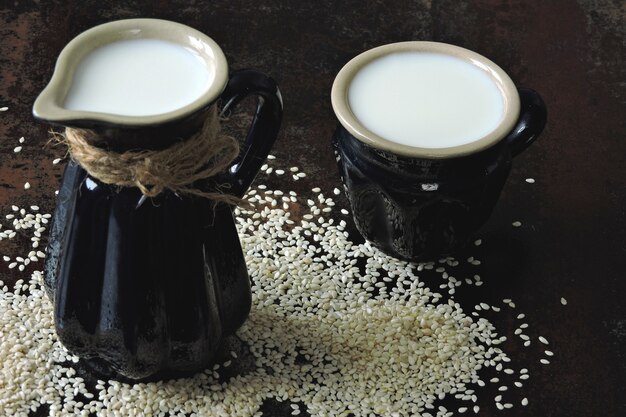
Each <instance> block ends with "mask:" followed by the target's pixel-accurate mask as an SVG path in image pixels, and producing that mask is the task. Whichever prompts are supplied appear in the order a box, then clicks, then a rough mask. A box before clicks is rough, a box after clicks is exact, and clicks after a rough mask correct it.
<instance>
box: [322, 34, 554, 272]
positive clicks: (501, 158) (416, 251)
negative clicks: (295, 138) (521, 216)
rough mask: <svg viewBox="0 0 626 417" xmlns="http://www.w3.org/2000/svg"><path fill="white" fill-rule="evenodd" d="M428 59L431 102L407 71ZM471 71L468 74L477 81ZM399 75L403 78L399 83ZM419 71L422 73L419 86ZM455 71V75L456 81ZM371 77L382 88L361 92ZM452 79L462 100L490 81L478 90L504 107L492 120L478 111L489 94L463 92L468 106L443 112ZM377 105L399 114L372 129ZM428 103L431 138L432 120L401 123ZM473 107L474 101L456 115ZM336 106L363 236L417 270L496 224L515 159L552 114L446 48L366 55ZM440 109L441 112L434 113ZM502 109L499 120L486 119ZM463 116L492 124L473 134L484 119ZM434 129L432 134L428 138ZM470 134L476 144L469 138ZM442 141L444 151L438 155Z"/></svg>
mask: <svg viewBox="0 0 626 417" xmlns="http://www.w3.org/2000/svg"><path fill="white" fill-rule="evenodd" d="M416 54H417V55H416ZM419 54H423V55H419ZM424 57H425V58H424ZM423 58H424V63H425V65H426V64H427V65H431V67H430V69H429V70H424V71H426V72H425V73H424V74H426V76H427V77H430V78H431V80H430V81H428V83H427V85H423V86H421V87H419V88H422V89H424V90H429V89H430V88H431V87H432V88H433V90H430V91H428V92H425V94H424V95H421V94H414V93H415V91H414V90H411V88H417V87H412V86H411V85H410V83H411V80H410V79H407V74H409V75H410V76H413V75H412V73H411V72H410V71H409V70H408V69H407V68H408V67H410V66H411V65H418V66H419V65H422V62H421V61H420V60H421V59H423ZM393 60H396V61H397V62H394V61H393ZM398 60H399V61H398ZM402 60H405V61H406V62H404V61H402ZM411 60H413V61H414V62H413V61H411ZM429 60H430V61H429ZM372 64H374V65H372ZM399 65H400V66H399ZM455 65H456V66H459V67H458V68H460V70H459V71H460V72H458V71H457V72H454V71H452V70H451V69H450V67H449V66H455ZM384 66H387V67H384ZM407 66H408V67H407ZM415 68H416V69H418V70H419V71H422V70H421V69H420V68H419V67H415ZM462 68H467V70H468V74H465V72H464V71H465V69H462ZM364 69H365V71H364ZM396 69H397V70H398V71H397V72H398V73H400V74H399V75H398V77H399V78H397V79H394V77H389V74H394V71H395V70H396ZM368 71H369V72H368ZM372 71H374V73H372ZM376 71H378V72H376ZM407 71H409V72H407ZM419 71H416V72H415V73H416V74H418V75H416V76H419V74H420V72H419ZM428 71H430V73H429V72H428ZM450 71H451V73H452V75H446V74H447V72H450ZM470 73H471V74H470ZM372 74H373V75H372ZM365 76H367V77H370V78H371V77H373V78H371V79H369V80H368V81H367V82H376V83H377V86H375V87H373V88H372V89H370V90H368V89H365V90H363V87H361V86H360V85H358V84H357V82H361V83H363V77H365ZM466 76H467V77H468V78H467V79H464V77H466ZM358 77H361V78H360V79H359V78H358ZM376 77H379V78H376ZM380 77H382V82H380V81H381V78H380ZM385 77H387V78H385ZM402 77H404V79H403V78H402ZM446 77H448V78H450V77H452V78H451V79H452V80H453V81H454V82H453V83H452V84H454V83H458V84H455V85H456V87H453V88H456V89H461V90H463V89H464V88H465V87H464V83H466V82H468V83H471V82H474V81H472V77H478V78H477V80H478V79H480V81H476V82H477V83H478V84H480V83H483V84H485V85H487V84H490V83H491V84H492V86H491V87H489V88H491V89H492V90H493V91H491V92H486V93H488V94H492V95H493V97H494V100H495V101H494V103H496V104H497V105H494V107H493V109H491V108H489V109H487V110H485V109H481V108H476V107H475V106H481V105H485V103H484V100H485V95H483V93H482V92H481V90H480V88H478V89H475V90H471V89H470V90H468V93H467V94H466V95H463V94H465V90H463V94H461V95H458V94H457V96H458V97H459V100H458V101H451V102H448V103H446V102H443V103H442V102H439V103H437V102H438V101H441V100H439V97H435V100H432V96H430V98H429V94H431V95H432V94H433V91H434V92H436V91H438V89H440V90H445V89H446V88H447V87H449V86H446V85H445V83H446V82H448V81H447V79H446ZM454 77H457V78H454ZM459 77H460V78H459ZM355 80H357V81H355ZM439 84H442V85H439ZM478 84H477V85H478ZM405 86H406V87H407V88H406V91H400V92H399V93H397V94H398V95H399V96H402V95H405V97H404V98H402V97H400V98H397V99H396V97H395V96H394V94H396V93H390V92H389V89H393V88H398V87H399V88H400V89H404V87H405ZM459 86H460V87H459ZM359 88H361V90H358V89H359ZM368 88H369V87H368ZM481 88H482V87H481ZM355 90H356V92H355ZM370 93H371V94H370ZM427 93H428V94H427ZM453 93H455V92H454V91H453ZM456 93H458V91H456ZM473 93H477V95H476V103H474V102H472V100H474V98H473V97H472V94H473ZM368 94H370V95H369V96H368ZM488 94H487V95H488ZM453 96H454V94H453ZM498 96H499V97H500V99H501V102H498V100H500V99H498V98H497V97H498ZM385 99H387V100H388V103H382V104H383V107H380V105H381V102H380V100H385ZM364 100H365V101H364ZM367 100H373V105H372V106H369V108H370V111H371V110H372V109H374V110H376V109H378V110H380V111H381V112H389V113H387V114H386V115H384V116H382V117H381V116H380V115H379V114H377V113H373V114H374V115H375V116H376V117H372V119H376V118H378V119H379V120H378V121H374V122H373V123H370V121H369V120H368V114H367V111H368V108H367V106H368V105H369V104H368V103H367ZM403 100H404V101H403ZM413 100H414V102H413ZM420 100H421V101H424V100H426V103H425V106H426V107H422V108H423V109H425V111H426V110H427V111H431V112H434V113H432V114H434V115H435V116H433V117H441V120H439V123H440V124H439V126H437V123H434V124H433V125H432V126H428V127H427V129H425V130H424V129H422V127H423V126H421V125H420V123H423V124H429V123H430V122H431V120H430V119H426V120H424V121H423V122H420V121H419V120H418V121H412V120H409V121H405V120H398V119H397V112H398V111H401V112H406V109H405V108H402V106H406V105H407V103H410V105H413V103H416V104H415V106H416V107H417V108H419V105H418V104H417V103H419V102H420ZM428 100H431V101H428ZM463 100H467V101H466V102H465V103H462V105H461V104H459V105H458V106H457V105H456V104H458V103H459V102H461V101H463ZM498 103H499V104H498ZM370 104H372V103H370ZM332 105H333V109H334V111H335V114H336V116H337V118H338V119H339V122H340V125H339V127H338V128H337V130H336V132H335V134H334V137H333V145H334V148H335V152H336V158H337V163H338V166H339V170H340V174H341V178H342V181H343V184H344V188H345V191H346V194H347V197H348V200H349V202H350V206H351V209H352V213H353V217H354V221H355V224H356V227H357V228H358V230H359V231H360V233H361V234H362V235H363V236H364V237H365V238H366V239H367V240H369V241H370V242H372V243H373V244H374V245H375V246H377V247H378V248H380V249H381V250H382V251H384V252H386V253H388V254H390V255H392V256H395V257H398V258H402V259H408V260H427V259H433V258H435V257H437V256H442V255H449V254H452V253H454V251H455V250H457V249H458V248H460V247H462V246H463V245H465V244H466V243H467V242H468V241H469V240H470V239H471V238H472V235H473V234H474V233H475V232H476V231H477V230H478V228H479V227H480V226H481V225H482V224H484V223H485V221H486V220H487V219H488V218H489V216H490V214H491V212H492V210H493V208H494V206H495V204H496V202H497V200H498V197H499V195H500V192H501V190H502V187H503V185H504V183H505V181H506V178H507V176H508V174H509V171H510V169H511V159H512V157H513V156H515V155H517V154H518V153H520V152H522V151H523V150H524V149H525V148H526V147H527V146H529V145H530V144H531V143H532V142H533V141H534V140H535V139H536V138H537V136H538V135H539V134H540V133H541V131H542V130H543V128H544V125H545V123H546V108H545V105H544V103H543V101H542V99H541V97H540V96H539V95H538V94H537V93H536V92H535V91H533V90H530V89H524V88H520V89H517V88H516V87H515V85H514V84H513V82H512V81H511V79H510V78H509V76H508V75H507V74H506V73H505V72H504V71H503V70H502V69H501V68H499V67H498V66H497V65H496V64H494V63H493V62H491V61H490V60H488V59H487V58H485V57H483V56H481V55H479V54H477V53H475V52H472V51H469V50H467V49H464V48H460V47H457V46H453V45H448V44H443V43H437V42H401V43H396V44H390V45H385V46H381V47H378V48H374V49H372V50H369V51H366V52H364V53H362V54H361V55H359V56H357V57H356V58H354V59H352V60H351V61H350V62H348V64H346V65H345V66H344V67H343V68H342V69H341V71H340V72H339V74H338V75H337V77H336V79H335V82H334V84H333V89H332ZM364 105H365V106H366V111H365V112H364V111H363V110H362V109H361V110H360V112H361V113H360V117H358V116H357V114H355V113H358V111H356V110H358V108H359V107H361V108H362V107H363V106H364ZM500 105H501V107H499V106H500ZM394 106H395V108H394ZM398 106H400V108H398ZM437 106H439V108H438V109H437V108H435V109H433V108H431V107H437ZM463 106H466V108H465V109H464V108H463ZM473 107H474V108H473ZM459 109H460V110H459ZM496 109H497V111H498V114H497V115H494V114H487V115H486V116H485V115H483V114H482V113H481V112H484V111H488V112H489V111H491V110H493V111H496ZM437 111H439V113H440V116H437V114H436V112H437ZM455 111H456V112H463V113H467V112H474V111H477V112H478V113H477V114H478V115H480V117H483V116H485V117H486V120H487V119H489V120H490V121H489V123H490V124H489V125H488V124H484V126H483V125H480V126H478V125H476V126H471V125H472V123H474V122H475V120H476V119H477V118H478V116H477V117H472V118H469V119H468V118H465V119H464V118H463V117H460V116H463V115H459V114H458V113H457V114H455ZM364 115H365V116H364ZM417 116H419V115H416V117H417ZM405 122H406V125H407V126H409V127H404V126H403V127H402V128H401V129H397V127H398V126H397V125H398V124H402V123H405ZM411 123H413V125H412V124H411ZM385 124H388V125H389V124H391V125H393V126H391V125H390V126H385ZM466 124H467V128H466ZM411 126H413V127H411ZM385 129H386V131H391V132H397V134H398V136H402V137H403V138H401V139H399V140H398V139H397V138H395V137H389V136H392V135H393V134H390V135H388V136H387V137H384V136H383V135H381V134H380V132H382V131H385ZM394 129H395V130H394ZM410 129H414V130H415V133H414V132H413V131H412V130H410ZM428 129H430V132H426V133H424V132H425V131H426V130H428ZM437 129H439V130H445V131H448V130H450V131H451V132H452V131H454V132H456V133H454V132H453V133H454V134H457V135H461V136H458V137H457V138H454V137H453V136H450V137H449V138H447V137H445V135H443V136H441V135H439V133H440V132H439V131H438V130H437ZM469 131H471V133H468V137H465V138H463V135H464V134H465V132H469ZM383 134H384V133H383ZM451 134H452V133H451ZM419 135H422V137H419ZM439 136H441V137H442V139H441V141H442V142H444V145H443V146H439V145H438V141H439V140H440V139H439ZM448 139H450V140H448ZM455 141H456V142H455ZM424 144H425V145H424Z"/></svg>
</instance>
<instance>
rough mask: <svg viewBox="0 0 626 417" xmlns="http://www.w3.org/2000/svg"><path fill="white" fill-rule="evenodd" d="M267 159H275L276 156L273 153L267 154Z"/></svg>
mask: <svg viewBox="0 0 626 417" xmlns="http://www.w3.org/2000/svg"><path fill="white" fill-rule="evenodd" d="M267 159H270V160H272V159H276V157H275V156H274V155H267Z"/></svg>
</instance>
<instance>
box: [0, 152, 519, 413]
mask: <svg viewBox="0 0 626 417" xmlns="http://www.w3.org/2000/svg"><path fill="white" fill-rule="evenodd" d="M268 159H274V158H269V157H268ZM268 169H269V167H268ZM279 171H282V170H280V169H275V171H274V172H276V173H277V174H278V172H279ZM290 171H291V172H298V170H292V169H290ZM302 174H304V173H302ZM296 177H297V178H303V177H304V175H303V176H296ZM294 180H295V178H294ZM260 190H267V187H266V186H264V185H259V186H257V187H256V189H253V190H251V191H250V192H249V193H248V199H249V200H252V199H254V201H255V202H257V203H258V204H257V208H256V209H255V210H254V211H251V210H247V209H242V208H237V209H236V210H235V215H236V221H237V227H238V231H239V235H240V239H241V242H242V248H243V250H244V253H245V254H246V262H247V264H248V269H249V273H250V277H251V280H252V286H253V298H254V301H253V309H252V311H251V313H250V317H249V319H248V321H247V322H246V323H245V324H244V326H243V327H242V328H241V329H240V331H238V337H240V338H241V339H242V341H243V342H244V344H245V345H246V346H247V347H248V348H249V354H250V355H251V356H252V358H253V361H252V362H253V364H252V369H251V370H249V371H247V372H246V373H244V374H240V375H237V376H236V377H235V378H234V379H231V380H229V381H228V380H227V381H226V382H222V383H218V381H219V379H218V378H219V377H220V372H224V371H223V368H226V367H228V368H229V372H232V371H233V370H236V369H237V367H238V366H239V363H238V361H237V358H238V355H237V353H236V352H234V351H231V352H230V356H229V358H231V359H229V360H226V361H225V362H224V363H223V365H222V366H221V367H220V366H216V367H213V369H211V370H207V371H206V372H204V373H201V374H200V375H198V376H195V377H192V378H186V379H181V380H175V381H165V382H160V383H158V384H154V383H153V384H139V385H135V386H131V385H127V384H122V383H119V382H116V381H98V383H97V385H95V391H93V392H89V390H88V389H87V388H86V387H85V385H84V382H83V381H82V380H81V378H79V377H77V376H75V371H74V370H73V369H72V368H71V367H69V366H68V365H67V363H69V362H75V361H77V360H78V358H75V357H72V356H71V355H69V353H67V351H65V350H64V349H63V348H62V346H61V345H60V343H59V342H58V340H56V336H55V335H54V332H53V330H52V329H53V328H54V324H53V313H52V307H51V305H50V303H49V302H48V301H47V299H46V298H45V295H44V292H43V289H42V279H43V274H42V273H41V272H39V271H35V272H33V273H32V274H31V279H30V281H28V282H27V283H23V284H20V288H21V286H22V285H25V286H26V289H28V291H26V292H21V293H20V292H19V291H23V290H18V289H17V285H16V287H15V289H8V288H6V289H2V288H0V313H2V314H0V328H3V329H5V328H6V329H8V330H7V335H8V337H9V339H8V340H11V338H12V337H13V338H15V337H16V335H18V334H20V335H21V334H22V333H20V332H27V333H26V334H27V335H28V336H27V337H28V338H29V340H30V339H31V338H32V339H35V340H38V343H37V345H36V346H37V347H36V349H35V350H34V353H33V355H34V356H32V357H29V358H24V357H21V356H16V355H17V354H18V353H19V352H17V351H9V348H10V346H9V347H5V346H4V345H2V346H0V357H6V358H8V359H7V362H11V363H16V364H18V366H16V372H15V377H14V378H12V379H11V381H10V382H9V385H8V386H6V387H3V389H5V388H6V389H10V390H15V392H17V390H19V392H21V393H26V394H25V395H26V397H24V398H21V399H20V397H19V396H16V397H15V398H16V400H15V403H14V404H11V406H13V405H15V407H14V408H19V410H20V411H22V410H24V412H26V411H27V410H28V409H29V408H30V406H31V405H34V404H39V400H40V397H37V395H38V394H37V393H38V392H41V391H37V390H38V389H39V387H44V388H42V389H44V390H45V392H46V393H47V394H46V395H47V397H46V399H47V402H48V403H49V404H50V409H51V410H53V411H54V413H56V414H57V415H66V414H67V415H70V414H71V415H74V414H77V415H79V414H81V412H83V411H84V412H83V414H85V415H87V414H92V413H93V414H98V415H100V414H103V415H109V414H111V415H112V414H120V415H127V414H128V413H127V411H128V410H129V408H127V407H130V406H131V405H132V407H133V408H137V409H152V408H151V407H153V406H154V404H155V398H159V399H160V400H159V401H160V402H157V403H158V404H159V406H158V407H160V411H161V412H162V413H163V414H164V415H194V414H195V415H241V416H245V417H251V416H255V415H258V413H259V408H260V407H261V404H262V402H263V401H264V400H265V399H266V398H269V397H273V398H279V399H282V400H284V401H285V400H290V401H297V402H299V403H300V404H304V405H305V408H302V406H301V405H298V404H291V409H292V410H293V411H292V414H293V415H299V414H300V413H301V408H302V410H306V411H307V412H308V413H309V414H310V415H311V416H321V415H343V414H345V415H347V414H353V415H354V416H356V417H361V416H369V415H389V416H392V417H397V416H403V415H423V416H429V415H430V416H433V415H434V414H435V411H432V412H431V413H429V412H428V411H427V410H430V409H432V410H436V415H437V417H443V416H452V415H453V413H452V412H451V411H448V410H447V409H446V408H445V407H443V406H440V405H438V404H436V402H435V401H437V400H439V399H441V400H443V399H446V398H448V397H449V396H453V395H454V397H455V398H458V399H459V400H461V401H465V402H466V403H465V404H462V405H461V406H459V407H458V408H457V410H458V412H459V413H466V412H467V411H469V409H470V407H472V408H471V409H472V411H473V412H474V413H475V414H478V413H479V411H480V407H479V406H478V405H476V404H475V403H476V402H478V400H479V399H478V397H479V395H477V394H478V393H474V390H472V389H469V387H465V384H466V382H465V381H472V383H475V384H476V385H478V386H481V387H482V386H484V385H485V384H484V382H483V380H481V379H480V375H481V374H480V373H481V372H483V369H485V368H491V369H492V371H493V370H494V369H495V372H502V373H504V374H508V375H510V374H512V373H513V371H512V369H511V368H506V369H504V368H503V366H502V364H503V363H505V362H510V361H511V359H510V358H509V357H508V356H507V355H506V354H505V353H504V352H503V351H502V350H501V349H499V348H498V345H499V344H501V343H503V342H504V341H506V340H507V338H506V336H501V335H498V334H497V331H496V328H495V326H494V325H493V324H492V323H491V322H490V321H489V320H487V319H486V318H484V317H482V316H481V315H480V314H478V313H477V314H475V315H469V314H468V313H467V312H466V311H464V309H463V308H462V307H461V305H460V304H458V303H456V302H455V301H454V299H453V297H451V299H449V300H443V299H442V295H441V294H439V293H436V292H434V291H433V290H432V289H431V288H428V286H427V285H426V284H425V283H424V282H423V281H422V280H421V279H420V277H419V276H418V275H416V274H418V273H419V272H418V271H422V270H426V271H432V272H430V273H433V274H434V273H438V274H440V276H441V277H442V279H443V282H444V283H445V285H444V288H445V289H447V290H448V291H449V294H451V295H453V294H454V289H455V288H456V287H458V286H460V285H465V284H467V285H472V284H470V283H474V282H475V284H474V285H476V286H479V285H480V284H482V281H481V279H480V277H479V276H475V277H474V280H475V281H473V280H472V279H470V278H471V275H470V276H469V277H464V276H460V274H459V273H458V272H455V269H454V267H456V266H458V265H459V261H457V260H455V259H454V258H444V259H442V260H440V261H439V262H440V264H441V266H440V265H439V264H437V263H436V262H432V263H423V264H417V265H414V266H411V264H409V263H407V262H403V261H399V260H396V259H393V258H391V257H388V256H386V255H384V254H383V253H382V252H380V251H378V250H377V249H376V248H374V247H372V246H371V245H370V244H369V243H368V242H364V243H360V244H357V243H354V242H352V241H351V240H349V238H348V232H347V231H346V225H347V224H346V221H344V220H341V221H334V220H333V219H331V217H332V215H330V216H327V215H326V214H324V217H319V216H320V214H321V213H332V211H333V210H337V209H339V208H338V207H337V208H334V209H333V208H332V207H333V205H334V202H333V201H332V199H328V198H323V197H321V198H318V196H315V197H314V198H313V199H312V200H311V203H312V204H310V205H304V204H302V211H303V213H302V217H298V219H295V218H294V219H290V218H289V217H290V213H289V212H287V211H286V210H287V208H288V205H287V203H288V201H287V200H289V201H293V200H292V199H291V198H289V199H286V197H283V195H284V193H283V192H281V191H279V190H267V191H268V193H267V194H265V193H263V192H262V191H260ZM253 191H254V192H253ZM312 191H313V192H314V193H321V190H320V189H319V188H318V187H316V188H314V189H313V190H312ZM285 193H286V191H285ZM333 193H334V194H335V195H338V194H340V193H341V192H340V189H339V188H335V189H333ZM259 194H260V195H259ZM289 195H290V196H291V197H294V198H295V197H296V195H295V193H293V194H292V192H289ZM272 196H273V197H272ZM306 197H307V196H305V197H304V198H305V199H306ZM264 198H267V200H264ZM302 201H305V200H302ZM293 202H296V201H293ZM286 205H287V206H286ZM35 207H36V208H35ZM281 207H282V208H281ZM12 209H13V208H12ZM27 210H28V209H20V208H19V207H17V206H16V207H15V209H13V212H14V213H15V214H14V216H15V217H16V218H17V219H16V220H20V221H21V222H22V223H24V225H25V226H26V227H23V226H22V225H21V224H20V228H22V227H23V229H18V227H17V224H16V225H15V226H14V229H15V230H29V229H32V230H30V232H32V233H33V234H34V233H37V235H33V237H32V238H31V241H32V242H33V248H35V250H31V251H30V252H29V253H28V254H27V256H22V257H20V258H21V259H23V261H22V262H20V261H18V260H17V257H16V258H15V259H16V261H15V262H13V263H12V264H14V266H13V268H15V267H16V266H18V267H19V266H21V267H22V268H24V266H25V265H26V262H27V261H28V262H31V261H32V262H35V260H33V257H34V258H35V259H36V260H39V259H42V258H44V257H45V253H44V252H42V251H38V250H36V246H35V244H37V246H38V244H39V238H40V237H42V233H44V232H45V230H46V228H45V227H44V225H45V224H46V223H47V222H48V219H49V218H50V217H51V216H50V215H49V214H39V213H36V212H38V211H39V207H38V206H30V210H31V211H32V213H28V212H27ZM339 210H340V212H341V213H342V214H345V215H348V214H349V212H348V210H346V209H339ZM28 215H30V216H32V219H30V218H27V216H28ZM36 216H38V217H36ZM300 219H303V220H300ZM44 220H45V221H44ZM35 223H37V224H35ZM40 229H43V230H40ZM4 232H6V230H5V231H4ZM11 233H13V234H14V233H15V232H14V231H11V232H10V233H9V234H11ZM20 233H22V231H20ZM33 239H36V240H33ZM42 239H43V238H42ZM479 241H480V240H477V241H476V242H479ZM476 242H475V244H476ZM479 244H480V243H478V244H476V246H478V245H479ZM7 258H9V259H8V260H7V259H5V258H3V259H4V260H5V262H9V261H10V260H11V258H10V257H7ZM357 261H359V262H363V265H364V266H363V269H360V268H357V267H356V266H355V265H356V263H357ZM474 262H477V264H480V261H478V260H476V259H472V261H471V262H470V264H474ZM32 265H37V264H36V263H35V264H31V267H29V268H31V269H32V268H33V267H32ZM441 268H443V269H441ZM12 273H13V272H12ZM455 276H456V277H455ZM468 282H469V283H468ZM0 285H2V284H1V283H0ZM374 290H375V291H374ZM8 299H10V300H16V301H11V302H5V300H8ZM11 303H12V304H11ZM494 303H495V301H489V302H488V303H478V304H477V305H478V306H479V307H480V310H479V311H481V312H482V311H487V310H490V311H491V310H493V311H499V310H500V309H499V307H496V306H495V305H493V304H494ZM506 304H509V306H511V307H513V308H514V307H515V305H514V303H513V302H512V301H511V300H508V303H506ZM6 311H9V312H10V313H9V314H5V312H6ZM474 313H476V312H474ZM36 314H38V315H39V317H40V320H38V321H37V322H35V323H34V325H33V326H30V327H25V329H26V330H23V329H21V328H20V327H19V326H21V325H22V324H21V323H24V322H25V321H26V320H29V319H30V318H32V317H34V316H35V315H36ZM481 314H484V313H481ZM518 318H519V316H518ZM521 318H523V317H521ZM12 323H15V324H12ZM414 323H419V324H417V326H418V329H419V331H418V333H419V337H415V327H414ZM23 327H24V326H23ZM3 340H4V339H3ZM379 340H384V341H385V342H384V343H379ZM518 343H519V342H518ZM7 345H11V344H7ZM417 351H420V352H425V353H421V354H419V355H418V354H413V352H417ZM355 352H359V353H358V355H355ZM2 355H5V356H2ZM248 357H249V356H246V358H248ZM298 357H300V358H304V359H303V361H304V363H302V361H300V360H296V359H297V358H298ZM224 359H225V358H223V359H222V360H224ZM513 359H514V358H513ZM246 360H248V359H246ZM507 366H513V365H507ZM0 367H1V364H0ZM513 367H514V366H513ZM303 369H306V370H307V371H306V372H303V371H302V370H303ZM363 370H366V371H363ZM267 371H271V374H270V372H267ZM523 371H524V370H522V371H520V374H521V375H520V378H519V379H527V377H528V374H527V373H524V372H523ZM526 372H527V371H526ZM57 375H58V376H57ZM310 376H313V378H314V379H316V380H318V381H322V382H315V383H313V382H311V381H310V379H307V378H309V377H310ZM506 378H508V377H506ZM506 378H505V382H504V383H506V384H510V379H506ZM61 381H63V382H61ZM489 381H490V382H492V383H499V382H500V379H499V378H497V377H492V378H491V379H490V380H489ZM37 384H39V385H37ZM61 384H63V387H67V389H59V388H58V387H60V386H61ZM81 384H82V385H81ZM514 384H515V386H516V387H520V385H521V382H519V381H516V382H514ZM518 384H519V385H518ZM320 389H323V390H324V391H325V392H328V393H329V394H331V395H329V396H328V397H326V396H322V397H320V395H319V392H320ZM48 390H50V391H48ZM499 390H500V391H506V390H508V387H507V386H506V385H501V386H500V388H499ZM48 392H49V393H48ZM68 392H69V393H70V394H67V393H68ZM399 392H411V393H415V395H410V396H402V397H400V398H397V397H395V395H396V394H397V393H399ZM78 393H80V394H82V395H83V396H84V397H85V398H87V399H89V400H90V402H89V403H87V404H83V403H79V402H76V401H75V400H74V399H73V398H74V397H75V396H76V395H78ZM340 395H341V396H340ZM196 398H197V399H198V400H196ZM338 398H343V401H342V400H339V399H338ZM345 398H350V400H345ZM390 398H393V400H392V401H389V399H390ZM129 399H132V400H129ZM200 399H201V400H200ZM501 401H502V397H501V396H500V398H499V400H498V403H500V406H501V407H502V408H503V409H506V408H511V407H512V406H513V404H511V403H502V402H501ZM522 403H523V400H522ZM79 404H80V405H79ZM496 407H497V405H496ZM54 413H52V414H54ZM18 414H19V413H18Z"/></svg>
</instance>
